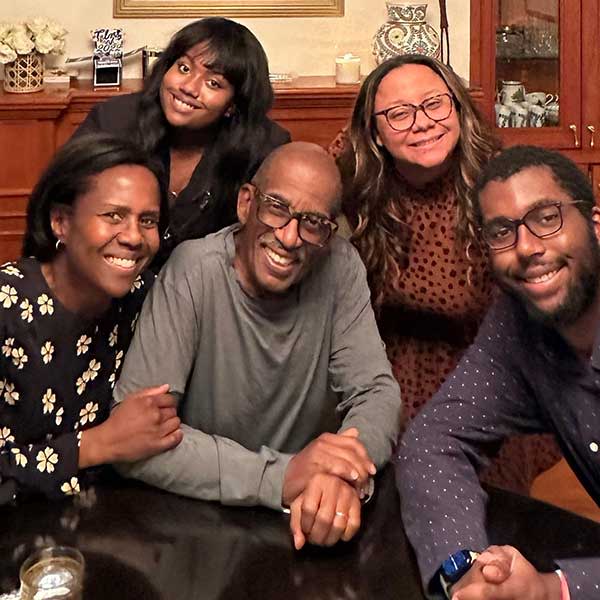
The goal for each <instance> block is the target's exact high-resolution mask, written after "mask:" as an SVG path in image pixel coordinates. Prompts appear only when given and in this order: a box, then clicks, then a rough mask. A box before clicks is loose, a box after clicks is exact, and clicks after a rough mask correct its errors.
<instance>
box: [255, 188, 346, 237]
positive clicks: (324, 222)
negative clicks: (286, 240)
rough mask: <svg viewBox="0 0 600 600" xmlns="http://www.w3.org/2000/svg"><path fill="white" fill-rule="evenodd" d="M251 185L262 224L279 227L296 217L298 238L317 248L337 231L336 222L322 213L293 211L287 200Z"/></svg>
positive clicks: (257, 213) (257, 215) (274, 227)
mask: <svg viewBox="0 0 600 600" xmlns="http://www.w3.org/2000/svg"><path fill="white" fill-rule="evenodd" d="M251 185H252V187H253V188H254V192H255V198H256V200H257V208H256V217H257V219H258V220H259V221H260V222H261V223H262V224H263V225H266V226H267V227H272V228H273V229H281V228H282V227H286V226H287V224H288V223H289V222H290V221H291V220H292V219H297V221H298V235H299V236H300V239H301V240H302V241H303V242H306V243H307V244H311V245H313V246H318V247H319V248H322V247H323V246H325V245H326V244H327V242H329V240H330V239H331V237H332V236H333V234H334V233H335V232H336V231H337V228H338V224H337V223H336V222H335V221H332V220H331V219H328V218H327V217H325V216H324V215H321V214H318V213H313V212H296V211H293V210H292V209H291V207H290V205H289V204H287V202H284V201H283V200H280V199H279V198H275V197H273V196H269V194H265V193H264V192H262V191H261V190H260V189H259V188H258V187H257V186H256V184H251Z"/></svg>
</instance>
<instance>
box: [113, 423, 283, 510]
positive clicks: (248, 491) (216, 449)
mask: <svg viewBox="0 0 600 600" xmlns="http://www.w3.org/2000/svg"><path fill="white" fill-rule="evenodd" d="M182 430H183V433H184V435H183V441H182V442H181V443H180V444H179V445H178V446H177V447H175V448H173V449H172V450H169V451H167V452H164V453H163V454H159V455H157V456H154V457H152V458H150V459H147V460H143V461H138V462H135V463H128V464H119V465H117V469H118V470H119V471H120V472H121V473H122V474H123V475H125V476H127V477H132V478H135V479H139V480H141V481H144V482H145V483H148V484H150V485H153V486H156V487H159V488H161V489H164V490H167V491H169V492H173V493H175V494H179V495H182V496H187V497H190V498H196V499H200V500H215V501H219V502H221V503H222V504H231V505H240V506H255V505H262V506H267V507H269V508H274V509H278V508H281V490H282V486H283V476H284V473H285V469H286V468H287V464H288V462H289V460H290V459H291V455H289V454H283V453H281V452H277V451H275V450H272V449H270V448H267V447H265V446H263V447H262V448H261V449H260V451H258V452H252V451H250V450H248V449H247V448H244V447H243V446H241V445H240V444H238V443H237V442H235V441H233V440H230V439H227V438H223V437H220V436H213V435H209V434H207V433H204V432H202V431H200V430H198V429H193V428H191V427H189V426H186V425H182Z"/></svg>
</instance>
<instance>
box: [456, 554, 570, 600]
mask: <svg viewBox="0 0 600 600" xmlns="http://www.w3.org/2000/svg"><path fill="white" fill-rule="evenodd" d="M560 596H561V594H560V579H559V578H558V576H557V575H556V574H555V573H539V572H538V571H537V570H536V569H535V567H534V566H533V565H532V564H531V563H530V562H528V561H527V560H526V559H525V557H524V556H523V555H522V554H521V553H520V552H519V551H518V550H517V549H516V548H513V547H512V546H490V547H489V548H488V549H487V550H486V551H485V552H482V553H481V554H480V555H479V556H478V557H477V560H476V561H475V563H474V564H473V566H472V567H471V568H470V569H469V571H468V573H467V574H466V575H465V576H464V577H462V578H461V579H460V580H459V581H457V582H456V584H455V585H454V586H452V600H560Z"/></svg>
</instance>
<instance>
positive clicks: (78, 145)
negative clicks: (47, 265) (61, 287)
mask: <svg viewBox="0 0 600 600" xmlns="http://www.w3.org/2000/svg"><path fill="white" fill-rule="evenodd" d="M120 165H140V166H142V167H145V168H146V169H148V170H149V171H150V172H151V173H152V174H153V175H154V177H156V180H157V183H158V186H159V189H160V221H159V230H160V231H161V233H162V231H164V229H165V228H166V225H167V220H168V210H169V208H168V200H167V190H166V186H165V185H164V183H161V182H163V181H164V176H163V174H162V171H163V169H162V166H161V165H160V163H159V162H158V161H156V160H155V159H153V158H151V157H150V156H149V155H148V153H147V152H146V151H144V150H143V149H142V148H140V147H139V146H138V145H137V144H135V143H134V142H132V141H129V140H126V139H123V138H121V137H117V136H115V135H112V134H109V133H90V134H86V135H82V136H80V137H76V138H73V139H71V140H69V141H68V142H67V143H66V144H65V145H64V146H63V147H62V148H61V149H60V150H59V151H58V152H57V154H56V155H55V157H54V158H53V159H52V162H51V163H50V164H49V165H48V167H47V168H46V170H45V171H44V172H43V173H42V176H41V177H40V179H39V181H38V182H37V184H36V186H35V188H34V190H33V192H32V194H31V197H30V199H29V204H28V206H27V230H26V231H25V237H24V239H23V256H34V257H35V258H37V259H38V260H39V261H41V262H48V261H51V260H52V259H53V258H54V256H55V255H56V237H55V236H54V233H53V231H52V226H51V224H50V211H51V210H52V208H53V207H54V206H56V205H65V206H73V205H74V204H75V202H76V201H77V198H79V197H80V196H82V195H83V194H85V193H86V192H87V191H88V190H89V189H90V185H92V178H93V176H94V175H99V174H100V173H102V172H104V171H106V170H107V169H111V168H112V167H118V166H120Z"/></svg>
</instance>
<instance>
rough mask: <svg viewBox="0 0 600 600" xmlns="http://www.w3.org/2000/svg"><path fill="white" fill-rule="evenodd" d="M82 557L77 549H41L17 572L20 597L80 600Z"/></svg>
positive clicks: (25, 598)
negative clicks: (19, 580) (19, 583)
mask: <svg viewBox="0 0 600 600" xmlns="http://www.w3.org/2000/svg"><path fill="white" fill-rule="evenodd" d="M84 570H85V560H84V558H83V555H82V554H81V552H79V550H77V549H76V548H70V547H69V546H52V547H50V548H42V549H41V550H37V551H36V552H34V553H33V554H31V555H30V556H29V557H28V558H26V559H25V562H24V563H23V564H22V565H21V569H20V571H19V577H20V579H21V600H50V599H51V600H81V599H82V589H83V574H84Z"/></svg>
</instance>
